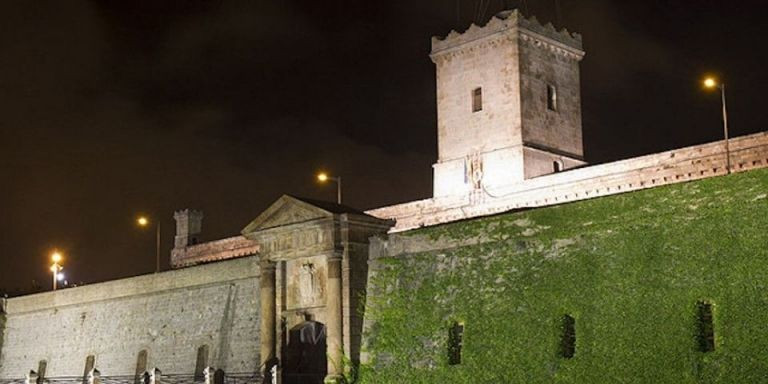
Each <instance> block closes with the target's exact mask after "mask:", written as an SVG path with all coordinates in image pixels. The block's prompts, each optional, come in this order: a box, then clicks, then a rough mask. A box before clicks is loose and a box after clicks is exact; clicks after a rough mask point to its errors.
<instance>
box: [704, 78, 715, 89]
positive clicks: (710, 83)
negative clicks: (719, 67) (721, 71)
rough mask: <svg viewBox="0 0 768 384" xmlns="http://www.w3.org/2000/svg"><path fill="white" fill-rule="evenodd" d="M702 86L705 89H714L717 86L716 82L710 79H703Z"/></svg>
mask: <svg viewBox="0 0 768 384" xmlns="http://www.w3.org/2000/svg"><path fill="white" fill-rule="evenodd" d="M704 86H705V87H707V88H714V87H716V86H717V80H715V79H714V78H711V77H707V78H706V79H704Z"/></svg>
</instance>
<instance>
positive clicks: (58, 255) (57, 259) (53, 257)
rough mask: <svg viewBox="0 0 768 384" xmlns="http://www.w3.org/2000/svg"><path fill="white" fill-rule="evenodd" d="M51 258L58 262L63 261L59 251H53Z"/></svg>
mask: <svg viewBox="0 0 768 384" xmlns="http://www.w3.org/2000/svg"><path fill="white" fill-rule="evenodd" d="M51 260H53V262H54V263H58V262H60V261H61V253H59V252H58V251H55V252H53V254H52V255H51Z"/></svg>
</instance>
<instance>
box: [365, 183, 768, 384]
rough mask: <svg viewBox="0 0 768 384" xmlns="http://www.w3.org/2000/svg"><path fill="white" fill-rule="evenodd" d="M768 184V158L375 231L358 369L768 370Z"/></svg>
mask: <svg viewBox="0 0 768 384" xmlns="http://www.w3.org/2000/svg"><path fill="white" fill-rule="evenodd" d="M767 194H768V170H758V171H751V172H746V173H742V174H735V175H731V176H726V177H718V178H712V179H707V180H703V181H698V182H691V183H686V184H677V185H672V186H666V187H659V188H654V189H649V190H644V191H639V192H633V193H628V194H624V195H615V196H611V197H605V198H599V199H593V200H588V201H583V202H578V203H573V204H566V205H561V206H555V207H549V208H542V209H534V210H529V211H524V212H517V213H509V214H504V215H499V216H494V217H488V218H482V219H476V220H469V221H463V222H458V223H453V224H449V225H444V226H439V227H432V228H425V229H420V230H415V231H411V232H407V233H403V234H397V235H391V236H390V237H389V238H388V239H382V240H380V241H374V243H373V244H372V248H371V250H372V255H371V257H372V258H374V259H373V260H372V261H371V267H370V268H371V270H370V277H369V288H368V298H367V305H366V308H365V316H366V327H367V329H366V335H365V338H366V345H365V347H364V348H365V354H366V355H364V361H363V364H362V366H361V368H360V372H359V375H360V376H359V378H360V379H359V381H360V382H362V383H376V384H382V383H398V384H402V383H409V384H417V383H462V384H463V383H553V382H555V383H758V382H768V352H767V351H768V289H766V288H768V197H767ZM699 301H704V302H707V303H711V304H712V310H713V319H714V334H715V350H714V351H713V352H701V351H700V350H699V349H700V347H699V340H698V339H697V337H698V335H699V327H700V325H699V321H698V313H699V311H698V308H697V302H699ZM566 314H568V315H570V316H572V317H573V318H574V319H575V338H576V341H575V353H574V356H573V357H572V358H570V359H566V358H563V357H561V339H562V334H563V317H564V316H565V315H566ZM454 322H459V323H462V324H463V325H464V332H463V340H462V342H463V345H462V348H461V363H460V364H458V365H449V364H448V361H449V359H448V350H449V345H448V337H449V328H450V327H451V325H452V324H453V323H454Z"/></svg>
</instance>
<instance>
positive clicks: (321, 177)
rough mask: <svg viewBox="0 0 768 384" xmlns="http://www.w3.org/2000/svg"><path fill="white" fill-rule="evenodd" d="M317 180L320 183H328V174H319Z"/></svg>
mask: <svg viewBox="0 0 768 384" xmlns="http://www.w3.org/2000/svg"><path fill="white" fill-rule="evenodd" d="M317 180H318V181H321V182H325V181H328V174H327V173H325V172H322V173H319V174H318V175H317Z"/></svg>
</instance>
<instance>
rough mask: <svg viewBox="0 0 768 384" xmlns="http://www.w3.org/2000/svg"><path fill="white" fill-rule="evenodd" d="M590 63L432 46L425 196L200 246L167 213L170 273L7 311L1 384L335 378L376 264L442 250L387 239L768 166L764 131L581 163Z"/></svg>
mask: <svg viewBox="0 0 768 384" xmlns="http://www.w3.org/2000/svg"><path fill="white" fill-rule="evenodd" d="M583 55H584V52H583V51H582V48H581V37H580V36H579V35H576V34H571V33H569V32H568V31H565V30H563V31H556V30H555V29H554V28H553V27H552V26H551V25H546V26H543V25H540V24H539V23H538V22H537V21H536V20H535V19H526V18H524V17H522V15H521V14H519V13H517V12H515V11H512V12H504V13H501V14H499V15H497V16H495V17H494V18H492V19H491V21H490V22H489V23H488V24H487V25H485V26H483V27H477V26H471V27H470V28H469V29H468V30H467V31H465V32H464V33H461V34H459V33H456V32H451V33H450V34H449V35H448V36H446V37H444V38H435V39H433V41H432V52H431V55H430V57H431V58H432V60H433V61H434V63H435V65H436V74H437V111H438V127H437V141H438V148H439V150H438V159H437V162H436V163H435V164H434V196H433V198H430V199H424V200H419V201H413V202H408V203H404V204H399V205H394V206H389V207H383V208H378V209H373V210H369V211H367V212H359V211H356V210H354V209H351V208H348V207H344V206H340V205H336V204H331V203H326V202H318V201H312V200H307V199H301V198H296V197H292V196H283V197H281V198H280V199H278V200H277V201H276V202H275V203H274V204H273V205H272V206H270V207H269V208H268V209H267V210H266V211H264V212H263V213H262V214H261V215H259V217H257V218H256V219H255V220H254V221H253V222H251V223H250V224H249V225H248V226H246V227H245V229H243V231H242V232H241V233H240V234H238V235H237V236H233V237H229V238H225V239H220V240H214V241H209V242H201V241H200V234H201V232H202V217H203V215H202V213H201V212H198V211H193V210H184V211H179V212H176V214H175V215H174V217H175V219H176V221H177V228H176V229H177V231H176V237H175V246H174V249H173V250H172V251H171V266H172V267H173V268H174V269H175V270H174V271H170V272H164V273H159V274H153V275H147V276H139V277H134V278H128V279H122V280H117V281H111V282H105V283H100V284H94V285H90V286H84V287H78V288H72V289H66V290H61V291H57V292H49V293H42V294H36V295H30V296H25V297H19V298H12V299H9V300H7V301H6V300H2V299H0V304H2V305H1V306H0V384H2V381H3V379H7V378H10V379H17V380H16V381H15V382H20V380H21V379H22V378H23V376H24V375H25V374H27V373H29V372H30V370H32V371H40V370H41V369H40V367H41V366H43V365H42V364H41V362H45V363H46V364H45V371H46V372H45V374H46V375H48V376H69V377H81V378H83V379H84V378H85V376H86V373H87V372H84V368H85V370H88V368H89V367H90V366H91V365H93V367H94V368H97V369H98V370H100V371H101V373H102V374H103V375H108V376H130V377H138V376H140V375H141V374H142V373H143V372H144V371H147V370H151V368H153V367H157V368H159V369H161V370H162V371H164V372H166V373H170V374H189V375H192V374H193V373H194V374H195V375H196V376H197V373H198V371H200V369H199V368H201V367H202V366H208V367H212V368H215V369H221V370H224V371H227V372H245V373H255V374H259V375H261V374H263V375H264V376H265V378H266V382H271V380H272V379H273V378H274V379H275V380H276V381H277V382H279V383H281V384H292V383H319V382H323V381H324V380H327V382H329V383H336V382H342V376H344V375H347V376H348V375H349V374H350V372H351V369H350V368H351V367H353V366H355V365H356V364H358V363H359V362H360V358H361V348H362V347H361V345H362V344H364V343H363V335H362V330H363V321H364V320H368V319H367V318H366V314H365V313H364V312H362V310H363V309H365V308H367V307H365V305H364V304H365V303H364V301H365V300H364V298H365V297H366V296H365V295H366V294H368V293H369V292H367V291H368V288H367V287H368V284H369V283H370V279H369V277H370V276H369V273H375V271H374V270H373V269H371V270H370V272H369V261H370V260H369V255H370V254H372V253H373V254H374V255H375V254H377V253H378V254H379V255H389V254H399V253H403V252H404V251H403V249H405V248H404V247H406V246H407V247H408V248H409V249H408V251H409V252H411V253H413V254H418V253H420V252H424V251H430V250H435V249H437V248H439V247H440V246H445V242H441V241H442V240H440V239H433V238H427V239H422V240H424V241H423V242H421V243H418V244H415V243H410V242H408V241H407V237H404V236H407V234H406V235H396V236H393V237H392V238H396V239H399V240H398V241H391V242H388V241H386V236H387V235H386V233H387V232H403V231H408V230H411V229H415V228H420V227H426V226H433V225H437V224H443V223H449V222H455V221H458V220H466V219H472V218H476V217H480V216H487V215H492V214H498V213H502V212H508V211H511V210H515V209H522V208H533V207H541V206H547V205H555V204H561V203H565V202H572V201H577V200H583V199H590V198H594V197H599V196H605V195H611V194H617V193H624V192H629V191H634V190H639V189H646V188H652V187H656V186H661V185H666V184H672V183H680V182H685V181H691V180H697V179H702V178H708V177H712V176H720V175H725V174H727V173H729V172H742V171H748V170H752V169H757V168H764V167H766V166H768V134H766V133H759V134H754V135H750V136H744V137H737V138H734V139H732V140H731V142H730V151H729V152H726V151H725V146H724V145H723V144H724V143H723V142H715V143H708V144H703V145H697V146H692V147H687V148H681V149H677V150H672V151H667V152H662V153H658V154H653V155H648V156H642V157H637V158H632V159H627V160H622V161H617V162H612V163H607V164H600V165H594V166H586V164H585V163H584V161H583V150H582V135H581V106H580V103H581V102H580V95H579V93H580V86H579V62H580V60H581V58H582V57H583ZM726 157H729V158H730V163H731V164H732V166H731V169H730V170H727V169H726V167H725V164H726ZM762 196H763V198H764V197H765V196H764V195H762ZM377 236H380V237H382V238H383V240H374V241H371V239H372V238H374V237H377ZM371 243H373V245H371ZM406 243H407V244H406ZM404 244H405V245H404ZM414 244H415V245H414ZM440 244H442V245H440ZM451 247H453V245H451ZM401 248H402V249H401ZM444 248H446V249H448V248H450V247H444ZM440 257H442V256H440ZM375 263H376V260H374V265H375ZM438 267H439V265H437V264H436V268H438ZM389 288H392V290H394V289H395V288H397V287H385V292H384V295H386V294H387V293H389V291H386V289H389ZM379 299H381V298H379ZM384 302H386V300H384ZM403 326H404V327H407V326H408V324H403ZM202 347H205V348H203V349H201V348H202ZM142 351H144V352H145V353H144V354H143V355H142V354H141V352H142ZM200 351H205V353H204V354H202V355H204V358H203V359H201V353H200ZM196 354H197V355H196ZM90 356H93V357H94V358H93V359H89V357H90ZM142 356H143V358H142ZM348 363H351V364H348ZM89 364H90V365H89ZM201 364H202V365H201ZM40 373H42V372H34V375H37V374H40ZM34 375H32V374H31V377H32V376H34ZM131 380H132V379H131ZM33 381H34V380H33ZM198 381H200V380H198ZM160 382H162V380H160Z"/></svg>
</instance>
